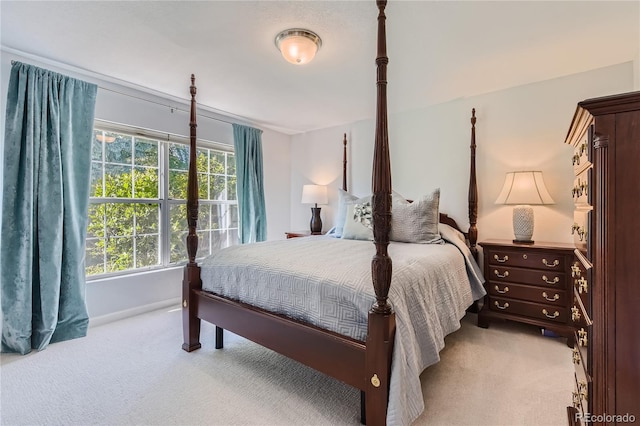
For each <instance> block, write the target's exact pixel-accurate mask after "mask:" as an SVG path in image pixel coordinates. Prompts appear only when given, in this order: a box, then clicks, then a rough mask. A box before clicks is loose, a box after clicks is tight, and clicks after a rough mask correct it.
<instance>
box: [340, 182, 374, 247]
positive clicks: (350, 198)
mask: <svg viewBox="0 0 640 426" xmlns="http://www.w3.org/2000/svg"><path fill="white" fill-rule="evenodd" d="M370 199H371V196H368V197H363V198H358V197H356V196H355V195H351V194H349V193H348V192H347V191H345V190H343V189H338V216H337V217H336V223H335V228H336V229H335V232H334V236H335V237H336V238H340V237H342V230H343V228H344V222H345V220H346V218H347V205H349V204H353V203H357V202H360V203H364V202H367V201H369V200H370Z"/></svg>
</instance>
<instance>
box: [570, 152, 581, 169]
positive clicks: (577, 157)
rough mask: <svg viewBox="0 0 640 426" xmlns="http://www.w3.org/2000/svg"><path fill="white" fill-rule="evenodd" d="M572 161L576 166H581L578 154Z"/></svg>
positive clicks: (574, 155)
mask: <svg viewBox="0 0 640 426" xmlns="http://www.w3.org/2000/svg"><path fill="white" fill-rule="evenodd" d="M571 161H572V163H573V165H574V166H576V165H578V166H579V165H580V155H578V154H573V157H572V158H571Z"/></svg>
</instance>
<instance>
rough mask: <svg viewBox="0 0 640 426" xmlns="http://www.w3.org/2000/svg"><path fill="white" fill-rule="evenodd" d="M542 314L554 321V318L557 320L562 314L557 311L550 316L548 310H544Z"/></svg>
mask: <svg viewBox="0 0 640 426" xmlns="http://www.w3.org/2000/svg"><path fill="white" fill-rule="evenodd" d="M542 313H543V314H544V316H545V317H547V318H551V319H554V318H557V317H558V316H560V312H558V311H555V312H554V313H553V315H549V311H547V310H546V309H543V310H542Z"/></svg>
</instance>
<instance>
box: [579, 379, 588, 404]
mask: <svg viewBox="0 0 640 426" xmlns="http://www.w3.org/2000/svg"><path fill="white" fill-rule="evenodd" d="M578 393H579V394H580V397H581V398H582V399H584V400H585V401H587V397H588V395H587V382H585V381H584V380H580V381H579V382H578Z"/></svg>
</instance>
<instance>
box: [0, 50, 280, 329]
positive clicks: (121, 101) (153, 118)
mask: <svg viewBox="0 0 640 426" xmlns="http://www.w3.org/2000/svg"><path fill="white" fill-rule="evenodd" d="M1 53H2V55H1V58H0V62H1V87H2V93H1V98H2V111H1V114H2V120H3V121H2V135H3V137H2V146H0V152H4V117H5V113H6V112H5V111H6V107H5V103H6V93H7V87H8V83H9V75H10V70H11V60H18V61H21V62H24V63H29V64H33V65H36V66H39V67H42V68H46V69H50V70H52V71H56V72H60V73H62V74H65V75H69V76H71V77H76V78H81V79H83V80H86V81H90V82H92V83H96V84H98V86H99V89H98V95H97V99H96V115H95V116H96V118H97V119H102V120H107V121H112V122H116V123H121V124H128V125H133V126H136V127H140V128H147V129H152V130H157V131H161V132H167V133H173V134H178V135H183V136H188V135H189V114H188V111H189V105H188V104H187V103H185V102H182V103H181V102H180V101H179V100H178V101H177V100H175V99H166V98H162V97H160V96H156V95H152V94H149V93H145V92H142V91H139V90H136V89H135V88H132V87H130V86H124V85H119V84H117V83H115V82H114V81H112V80H109V81H105V79H102V78H100V76H95V75H89V74H87V73H84V72H83V71H80V70H75V69H73V68H71V67H68V66H66V65H63V64H56V63H51V62H48V61H44V60H38V59H37V58H33V57H29V58H24V57H20V56H19V55H16V54H13V53H8V52H4V51H3V52H1ZM197 78H198V76H196V86H197V83H198V80H197ZM190 84H191V81H190V76H185V98H189V97H190V95H189V85H190ZM196 99H197V95H196ZM149 101H151V102H149ZM167 105H169V106H171V107H173V108H170V107H169V106H167ZM216 118H218V119H221V120H224V121H227V122H232V121H236V122H237V120H232V119H230V118H227V117H224V116H220V115H216V114H213V113H211V112H209V111H203V109H202V108H200V109H199V116H198V137H199V138H203V139H207V140H211V141H215V142H220V143H226V144H231V145H232V144H233V131H232V127H231V125H230V124H229V123H225V122H222V121H219V120H217V119H216ZM242 124H247V125H252V123H242ZM262 142H263V155H264V173H265V203H266V208H267V236H268V238H269V239H280V238H284V232H285V231H286V230H288V229H289V223H290V211H291V208H290V205H289V194H290V192H291V190H290V185H291V181H290V177H291V176H290V173H289V162H290V152H289V151H290V144H291V137H290V136H289V135H285V134H281V133H278V132H275V131H272V130H268V129H267V130H264V133H263V135H262ZM0 155H1V154H0ZM0 164H2V163H0ZM1 176H2V173H0V179H1ZM1 183H2V182H1V180H0V184H1ZM0 203H1V199H0ZM0 207H1V204H0ZM181 281H182V268H173V269H170V270H161V271H152V272H144V273H138V274H133V275H127V276H120V277H111V278H104V279H98V280H90V281H89V282H88V283H87V306H88V309H89V315H90V317H91V319H92V322H93V321H94V320H95V319H96V318H97V322H101V321H103V320H104V319H105V318H109V319H115V318H118V317H121V316H124V315H129V314H134V313H139V312H141V309H144V307H145V306H146V307H148V308H154V307H159V306H161V305H163V304H171V303H175V302H176V301H178V300H179V298H180V293H181ZM141 306H142V307H143V308H141Z"/></svg>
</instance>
